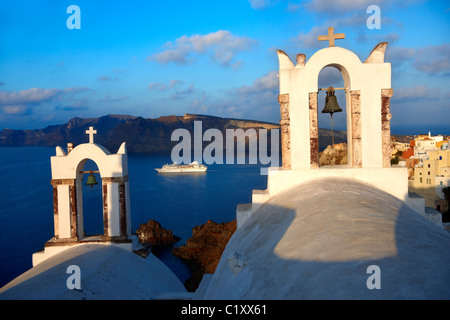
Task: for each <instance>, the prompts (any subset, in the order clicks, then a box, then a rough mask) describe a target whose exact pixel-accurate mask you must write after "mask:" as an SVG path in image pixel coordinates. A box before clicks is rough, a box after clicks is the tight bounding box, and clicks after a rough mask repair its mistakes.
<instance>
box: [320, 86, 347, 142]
mask: <svg viewBox="0 0 450 320" xmlns="http://www.w3.org/2000/svg"><path fill="white" fill-rule="evenodd" d="M333 89H334V88H333V87H329V88H328V90H327V97H326V98H325V107H324V108H323V110H322V113H329V114H330V116H331V146H332V148H334V133H333V113H335V112H342V109H341V108H340V107H339V105H338V103H337V98H336V96H335V95H334V90H333Z"/></svg>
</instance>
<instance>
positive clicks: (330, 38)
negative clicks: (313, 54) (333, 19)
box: [317, 27, 345, 47]
mask: <svg viewBox="0 0 450 320" xmlns="http://www.w3.org/2000/svg"><path fill="white" fill-rule="evenodd" d="M335 39H345V33H334V28H333V27H329V28H328V35H327V36H319V37H318V39H317V40H319V41H329V42H328V46H329V47H334V40H335Z"/></svg>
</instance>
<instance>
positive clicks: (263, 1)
mask: <svg viewBox="0 0 450 320" xmlns="http://www.w3.org/2000/svg"><path fill="white" fill-rule="evenodd" d="M248 2H250V6H251V7H252V8H253V9H257V10H258V9H262V8H265V7H267V6H269V5H270V1H269V0H248Z"/></svg>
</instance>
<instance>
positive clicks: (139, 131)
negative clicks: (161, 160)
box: [0, 114, 347, 153]
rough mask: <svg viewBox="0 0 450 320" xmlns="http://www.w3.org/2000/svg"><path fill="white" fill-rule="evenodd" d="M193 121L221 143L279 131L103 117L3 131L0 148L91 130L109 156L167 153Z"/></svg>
mask: <svg viewBox="0 0 450 320" xmlns="http://www.w3.org/2000/svg"><path fill="white" fill-rule="evenodd" d="M194 121H202V130H203V132H205V131H206V130H208V129H211V128H214V129H218V130H220V131H221V132H222V134H223V137H224V141H225V134H226V129H243V130H246V129H255V130H256V131H257V132H258V130H259V129H267V130H270V129H277V128H279V125H278V124H275V123H269V122H263V121H255V120H240V119H230V118H220V117H214V116H206V115H195V114H185V115H184V116H174V115H172V116H164V117H160V118H156V119H144V118H142V117H134V116H130V115H106V116H103V117H100V118H87V119H82V118H73V119H71V120H70V121H69V122H68V123H66V124H62V125H53V126H48V127H47V128H45V129H36V130H12V129H3V130H2V131H0V146H62V147H65V146H66V145H67V143H68V142H72V143H74V144H75V145H78V144H81V143H86V142H87V141H88V137H87V135H86V133H85V131H86V130H87V129H88V128H89V127H90V126H93V127H94V128H95V129H96V130H97V132H98V134H96V135H95V142H96V143H98V144H101V145H103V146H105V147H106V148H107V149H108V150H110V151H111V152H115V151H116V150H117V149H118V148H119V147H120V145H121V144H122V142H124V141H125V142H126V143H127V148H128V151H129V152H131V153H139V152H169V151H171V150H172V148H173V147H174V146H175V145H176V144H178V143H179V142H178V141H171V135H172V132H173V131H174V130H176V129H179V128H183V129H187V130H188V131H189V132H190V133H191V137H193V132H194ZM330 133H331V131H330V130H326V129H319V137H320V138H319V143H320V146H319V148H320V149H321V150H322V149H323V148H326V146H327V145H328V144H330V142H331V134H330ZM334 134H335V137H334V138H335V141H336V143H339V142H345V141H346V139H347V137H346V134H345V132H343V131H335V132H334ZM192 140H193V139H192ZM270 141H271V140H270V137H268V142H270ZM208 144H209V142H204V143H203V147H205V146H206V145H208ZM224 146H225V143H224ZM269 147H270V146H269Z"/></svg>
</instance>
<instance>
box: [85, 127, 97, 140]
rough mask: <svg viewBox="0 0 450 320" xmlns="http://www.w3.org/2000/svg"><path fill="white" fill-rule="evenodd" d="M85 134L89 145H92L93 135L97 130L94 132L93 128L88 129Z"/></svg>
mask: <svg viewBox="0 0 450 320" xmlns="http://www.w3.org/2000/svg"><path fill="white" fill-rule="evenodd" d="M86 134H88V135H89V143H94V134H97V130H94V127H89V130H86Z"/></svg>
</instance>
